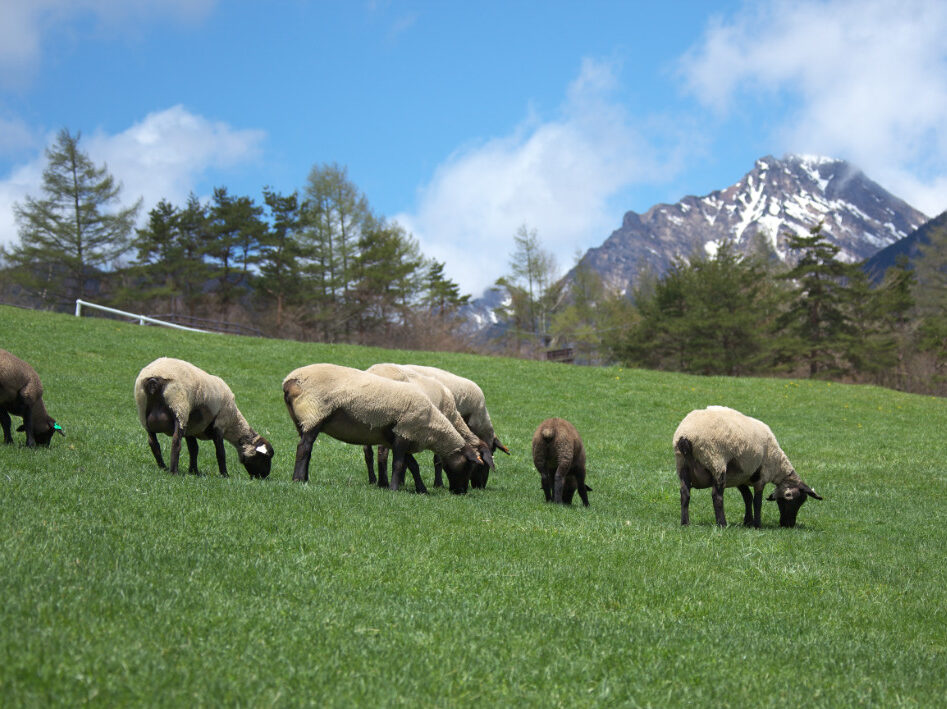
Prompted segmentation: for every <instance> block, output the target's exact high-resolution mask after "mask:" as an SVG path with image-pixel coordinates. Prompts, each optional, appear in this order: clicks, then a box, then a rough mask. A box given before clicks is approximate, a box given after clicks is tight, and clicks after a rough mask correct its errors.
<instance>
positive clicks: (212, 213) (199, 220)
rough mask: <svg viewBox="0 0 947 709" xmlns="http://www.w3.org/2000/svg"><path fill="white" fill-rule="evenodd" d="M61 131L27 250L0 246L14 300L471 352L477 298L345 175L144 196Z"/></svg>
mask: <svg viewBox="0 0 947 709" xmlns="http://www.w3.org/2000/svg"><path fill="white" fill-rule="evenodd" d="M79 139H80V136H79V135H78V134H76V135H73V134H71V133H69V132H68V131H65V130H64V131H62V132H60V134H59V137H58V139H57V141H56V142H55V143H54V145H52V146H51V147H50V148H49V149H48V150H47V153H46V154H47V161H48V167H47V169H46V171H45V173H44V182H43V190H42V191H43V194H42V196H41V197H37V198H34V197H29V198H27V199H26V200H25V201H24V203H22V204H17V205H16V208H15V215H16V218H17V224H18V227H19V236H20V242H19V243H18V244H15V245H13V246H12V247H10V248H9V249H6V250H3V251H0V258H2V262H3V266H4V268H3V269H2V271H0V288H2V291H3V299H4V300H5V301H6V302H12V303H15V304H24V305H30V306H33V307H46V308H54V309H60V310H71V309H72V308H73V307H74V302H75V299H77V298H86V299H89V300H94V301H95V302H97V303H100V304H103V305H110V306H113V307H117V308H120V309H123V310H128V311H133V312H136V313H144V314H148V315H152V316H156V317H160V318H163V319H167V320H171V321H177V322H181V323H183V324H191V325H196V326H197V327H201V326H204V325H208V326H213V325H215V324H216V325H219V324H220V323H222V322H225V323H228V324H229V325H230V326H231V327H232V326H243V330H242V331H244V332H253V333H258V334H263V335H267V336H274V337H288V338H293V339H299V340H318V341H321V342H350V343H358V344H377V345H387V346H392V347H415V348H423V349H466V348H467V345H466V342H465V341H464V340H463V339H462V338H460V337H458V336H457V334H456V333H457V323H456V319H457V316H458V309H459V308H460V307H461V306H462V305H464V304H465V303H466V302H467V301H468V300H469V296H467V295H463V294H461V293H460V290H459V287H458V286H457V284H456V283H454V282H452V281H451V280H450V279H448V278H447V277H446V276H445V274H444V264H443V263H439V262H437V261H434V260H432V259H429V258H426V257H424V255H423V254H422V253H421V252H420V249H419V247H418V244H417V242H416V241H415V240H414V238H413V237H412V236H411V235H410V234H408V233H407V232H406V231H405V230H404V229H403V228H402V227H401V226H400V225H399V224H397V223H395V222H391V221H389V220H387V219H385V218H384V217H382V216H379V215H378V214H376V213H375V212H374V211H373V210H372V208H371V206H370V205H369V203H368V199H367V198H366V196H365V195H364V194H362V193H361V191H360V190H359V189H358V187H356V185H355V184H354V183H353V182H352V181H351V179H349V177H348V174H347V171H346V169H345V168H344V167H340V166H338V165H334V164H329V165H316V166H314V167H313V168H312V170H311V172H310V174H309V176H308V179H307V180H306V184H305V185H304V187H303V189H302V190H300V191H297V192H293V193H291V194H280V193H278V192H276V191H274V190H272V189H270V188H268V187H265V188H263V190H262V195H261V198H260V199H256V198H255V197H252V196H245V195H237V194H232V193H231V192H230V191H229V190H228V189H227V188H226V187H217V188H216V189H214V190H213V196H212V197H211V198H210V199H209V200H205V201H201V200H200V199H198V197H197V196H195V195H193V194H192V195H191V196H190V197H189V199H188V200H187V201H186V202H185V203H184V204H173V203H171V202H170V201H168V200H161V201H160V202H159V203H158V204H157V205H155V207H154V208H152V209H151V211H150V212H148V214H147V218H146V219H144V220H142V221H143V223H142V224H141V226H139V227H138V228H137V229H136V228H134V224H135V221H136V219H135V217H136V215H137V213H138V210H139V209H140V202H138V203H136V204H135V205H134V206H133V207H131V208H125V209H121V208H119V207H116V206H115V205H116V204H117V203H118V195H119V191H120V185H119V184H117V183H116V181H115V180H114V179H113V178H112V176H111V175H109V174H108V170H107V168H106V167H105V166H101V167H96V166H95V165H94V164H93V163H92V161H91V160H90V159H89V158H88V156H87V155H85V154H84V153H83V152H82V151H81V150H80V149H79V147H78V142H79Z"/></svg>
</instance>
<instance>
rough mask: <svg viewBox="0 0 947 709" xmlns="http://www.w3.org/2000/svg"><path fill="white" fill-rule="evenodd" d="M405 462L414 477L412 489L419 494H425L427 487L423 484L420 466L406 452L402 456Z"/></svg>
mask: <svg viewBox="0 0 947 709" xmlns="http://www.w3.org/2000/svg"><path fill="white" fill-rule="evenodd" d="M404 460H405V464H406V465H407V466H408V470H410V471H411V476H412V477H413V478H414V491H415V492H417V493H419V494H421V495H426V494H427V488H426V487H425V486H424V481H423V480H422V479H421V468H420V467H418V461H416V460H415V459H414V456H413V455H411V454H410V453H408V454H407V455H405V457H404Z"/></svg>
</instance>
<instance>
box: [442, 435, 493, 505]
mask: <svg viewBox="0 0 947 709" xmlns="http://www.w3.org/2000/svg"><path fill="white" fill-rule="evenodd" d="M483 464H484V462H483V458H481V457H480V454H479V453H477V451H476V449H475V448H474V447H473V446H471V445H464V446H463V447H462V448H460V449H459V450H457V451H455V452H453V453H451V454H450V455H449V456H448V457H447V459H446V460H445V461H444V470H445V471H446V472H447V482H448V484H449V485H450V491H451V492H453V493H454V494H455V495H463V494H464V493H466V492H467V487H468V485H469V484H470V478H471V476H472V475H473V472H474V466H476V465H483Z"/></svg>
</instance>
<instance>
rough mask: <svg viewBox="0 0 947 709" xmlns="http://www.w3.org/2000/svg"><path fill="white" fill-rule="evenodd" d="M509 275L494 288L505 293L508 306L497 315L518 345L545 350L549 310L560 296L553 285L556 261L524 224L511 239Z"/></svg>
mask: <svg viewBox="0 0 947 709" xmlns="http://www.w3.org/2000/svg"><path fill="white" fill-rule="evenodd" d="M513 244H514V251H513V254H512V256H511V258H510V275H509V276H503V277H502V278H499V279H498V280H497V282H496V285H497V287H499V288H501V289H504V290H506V292H507V296H508V305H507V306H505V307H503V308H501V309H498V311H497V315H498V316H499V317H501V318H503V319H505V320H506V321H507V322H509V323H510V324H511V325H512V327H513V336H514V338H515V339H517V340H519V341H520V342H521V343H524V344H530V343H532V345H533V346H534V347H545V346H546V344H547V341H548V331H549V325H550V320H551V315H552V311H553V308H554V306H555V304H556V302H557V300H558V296H559V294H560V292H561V287H562V286H561V284H556V279H557V268H556V260H555V258H554V257H553V255H552V254H551V253H549V252H548V251H546V250H545V249H544V248H543V247H542V244H541V243H540V241H539V237H538V235H537V233H536V230H535V229H529V228H528V227H527V226H526V225H525V224H523V225H522V226H520V228H519V229H518V230H517V232H516V234H515V235H514V237H513Z"/></svg>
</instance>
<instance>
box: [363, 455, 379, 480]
mask: <svg viewBox="0 0 947 709" xmlns="http://www.w3.org/2000/svg"><path fill="white" fill-rule="evenodd" d="M362 453H364V455H365V466H366V467H367V468H368V484H369V485H374V484H375V483H376V482H378V481H377V480H376V479H375V452H374V451H373V450H372V447H371V446H362Z"/></svg>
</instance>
